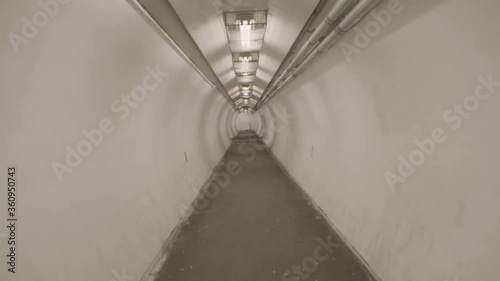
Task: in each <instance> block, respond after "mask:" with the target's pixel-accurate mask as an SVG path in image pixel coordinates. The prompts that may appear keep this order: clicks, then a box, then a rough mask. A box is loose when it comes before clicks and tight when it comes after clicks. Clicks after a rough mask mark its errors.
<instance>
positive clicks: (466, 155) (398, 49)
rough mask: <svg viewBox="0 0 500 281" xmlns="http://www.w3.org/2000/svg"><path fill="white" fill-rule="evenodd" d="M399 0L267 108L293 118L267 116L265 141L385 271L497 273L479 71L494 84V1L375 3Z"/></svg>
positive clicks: (491, 160)
mask: <svg viewBox="0 0 500 281" xmlns="http://www.w3.org/2000/svg"><path fill="white" fill-rule="evenodd" d="M394 2H399V3H400V5H399V7H398V8H397V11H398V14H392V19H390V20H389V22H388V23H387V22H386V27H383V28H381V29H380V30H379V33H375V32H374V33H371V34H372V35H373V36H372V37H369V38H370V39H369V41H366V40H365V39H366V38H365V39H363V38H362V35H359V33H358V32H356V31H353V32H350V33H348V34H347V35H346V36H345V37H343V38H342V39H341V41H339V42H337V45H335V47H333V48H332V49H330V50H329V51H328V52H327V53H326V54H325V55H323V56H322V57H321V59H319V60H317V61H316V63H315V64H314V65H312V66H311V67H310V68H309V69H308V70H307V71H306V72H305V73H303V74H302V75H301V76H299V77H298V78H297V79H296V80H295V81H293V82H292V83H291V84H289V85H288V86H287V87H285V88H284V90H283V91H282V92H281V93H280V94H279V95H277V96H276V97H275V98H274V99H273V100H272V101H271V102H270V103H269V104H268V105H266V106H265V108H263V109H262V111H273V112H279V111H280V108H282V109H283V110H286V111H287V112H288V113H289V114H292V115H293V116H294V117H290V118H288V119H286V118H285V119H286V120H288V123H284V122H282V121H281V119H280V118H279V116H280V115H279V114H278V115H277V114H273V115H272V117H268V120H272V121H271V122H269V123H275V124H278V125H276V126H275V129H274V130H270V131H272V132H271V133H272V134H273V136H274V137H267V138H266V142H267V143H268V144H269V146H272V151H273V152H274V154H275V155H276V156H277V158H278V159H279V160H280V162H281V163H282V164H283V165H284V166H285V167H286V168H287V169H288V170H289V171H290V173H291V174H292V175H293V176H294V177H295V178H296V179H297V181H298V182H299V183H300V184H301V185H302V187H303V188H304V189H305V190H306V192H307V193H308V194H309V195H310V196H311V197H312V198H313V199H314V200H315V201H316V202H317V203H318V205H319V206H320V207H321V208H322V209H323V210H324V212H325V213H326V214H327V216H328V217H329V218H330V219H331V220H332V222H333V223H334V224H335V225H336V226H337V227H338V228H339V229H340V231H341V232H342V233H343V234H344V236H345V237H346V238H347V240H349V241H350V242H351V243H352V244H353V246H354V247H355V248H356V249H357V250H358V251H359V252H360V254H361V255H362V256H363V257H364V258H365V259H366V260H367V262H368V263H369V264H370V265H371V267H372V268H373V269H374V270H375V272H376V273H377V274H378V275H379V276H380V277H381V279H382V280H385V281H397V280H435V281H442V280H471V279H474V280H479V279H494V278H496V276H498V275H499V273H500V272H499V269H498V266H496V265H495V262H496V261H497V260H498V259H499V258H500V257H499V253H500V238H499V237H498V236H494V235H493V234H494V233H498V231H499V230H500V221H499V216H498V214H499V211H500V207H499V206H500V205H499V204H498V201H499V189H498V187H499V185H500V180H499V178H498V175H497V174H498V171H497V170H498V169H497V167H499V166H500V160H499V159H500V154H499V151H500V150H499V149H498V144H499V143H500V131H499V130H498V125H497V120H498V119H499V118H500V111H498V108H499V106H500V98H499V97H498V94H499V93H500V87H499V83H498V82H485V81H488V80H493V81H500V68H499V65H500V55H499V52H498V50H499V49H500V37H499V36H496V35H493V34H498V30H497V27H498V25H499V24H500V20H499V18H498V16H497V14H496V13H497V11H498V10H499V9H500V4H499V2H498V1H489V0H482V1H474V2H470V1H466V0H457V1H413V2H410V1H384V2H382V3H381V4H380V6H378V7H377V8H376V10H375V11H376V12H377V13H383V11H389V8H388V5H389V3H394ZM374 20H375V18H374V16H373V15H369V16H367V17H366V18H365V19H364V20H363V21H362V22H361V23H360V24H359V25H358V27H359V28H360V29H361V30H366V28H367V26H370V25H371V27H369V28H373V22H374ZM379 27H380V25H379ZM363 40H365V41H363ZM355 42H357V43H358V45H356V43H355ZM367 42H368V43H367ZM342 43H344V44H350V45H351V46H354V47H356V51H353V52H354V53H351V54H350V59H351V60H350V62H348V60H347V59H346V58H347V57H346V56H345V55H344V52H343V51H342V49H341V48H340V46H341V44H342ZM361 43H363V44H361ZM343 46H344V47H346V46H347V45H343ZM348 48H349V46H348ZM350 50H351V51H352V50H353V49H352V48H351V49H350ZM480 77H482V78H480ZM490 93H491V94H490ZM455 104H457V105H458V104H463V105H462V106H461V107H462V108H464V109H463V110H464V111H465V113H464V115H463V116H462V115H461V114H462V113H459V112H455V110H456V109H454V105H455ZM281 116H283V114H281ZM283 124H285V125H283ZM280 127H281V128H280ZM430 140H432V142H433V143H434V145H435V148H433V145H432V144H431V143H430ZM436 140H437V141H436ZM416 141H417V142H419V143H420V144H419V145H420V146H418V145H417V144H416V143H415V142H416ZM438 142H439V143H438ZM419 147H424V148H419ZM416 151H420V152H416ZM411 155H412V157H413V158H412V159H413V160H410V158H409V157H410V156H411ZM400 156H401V157H403V158H404V159H406V160H401V159H400V158H399V157H400ZM421 156H423V158H424V159H423V160H422V159H419V157H420V158H422V157H421ZM405 161H408V162H410V161H413V162H410V164H401V163H404V162H405ZM422 161H423V163H421V162H422ZM412 163H416V164H412ZM401 165H403V168H401V169H402V172H401V173H400V172H399V171H398V169H399V167H400V166H401ZM408 165H412V166H413V168H410V167H408ZM389 173H392V174H393V175H392V176H391V175H390V174H389ZM386 176H389V179H390V180H389V181H388V180H387V179H386ZM397 177H399V178H397ZM388 182H389V183H395V184H394V186H393V187H391V184H389V183H388Z"/></svg>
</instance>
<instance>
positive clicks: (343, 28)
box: [257, 0, 382, 109]
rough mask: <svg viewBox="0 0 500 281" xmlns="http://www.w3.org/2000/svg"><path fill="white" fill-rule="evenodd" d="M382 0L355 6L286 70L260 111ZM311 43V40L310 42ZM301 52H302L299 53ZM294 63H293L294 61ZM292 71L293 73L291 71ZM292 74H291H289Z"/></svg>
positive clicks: (272, 88) (364, 1) (264, 100)
mask: <svg viewBox="0 0 500 281" xmlns="http://www.w3.org/2000/svg"><path fill="white" fill-rule="evenodd" d="M380 2H382V0H361V1H359V3H358V4H357V5H356V6H354V7H353V8H352V9H351V10H350V11H349V12H348V13H347V14H346V15H345V16H344V17H343V18H342V19H341V20H340V22H339V23H338V24H337V26H336V27H335V29H333V30H332V31H331V32H330V33H329V34H328V35H327V36H326V37H324V38H323V39H322V40H321V41H319V43H318V42H316V43H315V46H314V47H313V49H312V50H310V51H309V52H308V53H307V55H306V56H305V58H304V59H303V60H302V61H301V62H300V63H299V64H298V65H293V64H292V63H290V64H289V66H288V67H287V68H286V70H285V71H284V72H283V73H284V75H283V74H282V75H281V76H280V77H279V78H278V79H277V80H276V81H275V83H274V85H273V86H272V87H271V89H270V91H269V93H271V94H270V95H268V96H266V97H264V99H263V101H262V102H261V103H260V104H259V107H258V108H257V109H259V108H260V107H262V105H263V104H265V103H266V102H267V101H268V100H269V99H271V98H272V97H273V96H274V95H275V94H276V93H277V92H278V91H279V89H281V88H283V87H284V86H285V84H287V83H289V82H290V81H291V80H293V79H295V77H297V76H298V75H300V73H301V72H302V71H303V70H305V68H307V67H308V66H309V64H310V62H311V61H312V60H313V59H314V58H315V57H316V56H317V55H319V54H321V53H324V52H325V51H326V50H328V49H329V48H330V47H331V46H332V45H333V44H335V42H337V40H338V39H339V38H340V37H342V35H344V34H345V33H347V32H348V31H349V30H351V29H352V28H353V27H354V26H355V25H356V24H357V23H358V22H359V21H360V20H361V19H362V18H363V17H365V16H366V15H367V14H368V13H369V12H370V11H371V10H372V9H373V8H375V7H376V6H377V5H378V4H379V3H380ZM311 37H312V35H311ZM308 42H310V40H309V41H308ZM299 52H300V51H299ZM292 62H293V61H292ZM290 70H291V71H290ZM288 72H290V73H288Z"/></svg>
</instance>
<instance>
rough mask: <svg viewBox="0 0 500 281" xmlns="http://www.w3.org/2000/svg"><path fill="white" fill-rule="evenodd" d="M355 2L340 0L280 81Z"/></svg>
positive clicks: (300, 50)
mask: <svg viewBox="0 0 500 281" xmlns="http://www.w3.org/2000/svg"><path fill="white" fill-rule="evenodd" d="M354 2H356V0H338V1H337V2H336V3H335V5H333V7H332V9H331V10H330V12H328V15H327V16H326V18H325V19H324V20H323V21H322V22H321V23H320V24H319V25H318V27H317V28H316V30H314V32H313V33H312V34H311V36H310V37H309V39H308V40H307V42H305V43H304V44H303V45H302V47H301V48H300V49H299V51H298V52H297V54H296V55H295V57H294V58H293V60H292V62H290V64H289V65H288V67H287V68H286V69H285V70H284V71H283V73H282V74H281V76H280V79H282V78H283V75H286V74H287V72H290V71H291V70H292V69H293V68H294V67H295V66H297V65H298V64H299V63H300V62H301V60H302V59H303V58H304V57H305V56H306V55H307V53H308V52H309V50H310V49H311V48H313V47H314V45H316V43H318V41H319V40H320V39H321V37H323V35H324V34H325V32H326V31H327V30H328V29H329V28H330V27H331V26H333V25H334V24H335V23H336V22H337V21H338V20H339V19H340V17H341V16H342V15H343V14H344V13H345V12H346V11H347V9H348V8H349V7H351V6H352V4H353V3H354Z"/></svg>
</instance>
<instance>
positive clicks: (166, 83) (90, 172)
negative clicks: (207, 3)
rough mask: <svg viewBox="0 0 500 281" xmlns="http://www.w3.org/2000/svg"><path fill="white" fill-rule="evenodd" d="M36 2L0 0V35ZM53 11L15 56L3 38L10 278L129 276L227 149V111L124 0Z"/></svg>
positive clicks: (136, 273) (140, 268) (90, 1)
mask: <svg viewBox="0 0 500 281" xmlns="http://www.w3.org/2000/svg"><path fill="white" fill-rule="evenodd" d="M37 2H38V1H7V2H4V3H2V8H1V9H0V17H1V18H2V25H1V26H0V31H1V32H0V33H1V34H2V35H3V34H5V35H6V34H8V33H9V32H11V31H12V32H16V33H17V34H21V32H22V31H21V28H22V25H23V22H22V20H21V18H22V17H27V18H30V19H31V17H32V15H34V14H35V13H39V11H42V8H41V7H40V6H39V5H38V4H37ZM61 2H63V1H61ZM66 2H68V1H66ZM56 3H58V2H56ZM58 7H59V11H58V12H57V13H56V14H55V15H54V17H51V18H50V20H49V21H48V23H47V25H46V26H45V27H42V28H39V30H38V31H37V32H36V34H35V36H33V38H31V39H29V42H28V43H26V44H24V43H23V44H20V45H19V46H18V47H19V53H18V54H14V53H13V52H14V51H13V48H12V46H11V43H10V42H9V39H8V37H7V36H2V37H1V39H0V40H1V41H0V45H1V47H2V55H1V64H2V65H1V66H2V75H1V76H0V80H1V83H0V84H1V85H2V86H3V89H2V93H1V95H2V101H1V102H0V106H1V111H0V115H1V118H0V124H1V128H2V132H1V137H0V145H1V147H2V149H1V150H0V151H2V153H3V152H5V154H2V155H1V157H0V161H1V166H2V167H6V166H7V165H16V166H17V167H18V175H19V179H21V181H20V182H19V190H18V198H19V199H18V200H19V216H20V219H21V221H22V222H21V221H20V222H19V224H20V225H21V226H20V227H19V232H18V241H19V243H20V245H19V249H21V252H19V256H18V264H19V272H18V273H17V274H16V276H15V278H17V279H12V280H30V279H33V278H36V279H37V280H42V281H43V280H46V281H48V280H73V281H79V280H81V281H84V280H85V281H87V280H111V279H113V278H115V277H116V276H115V275H113V272H118V273H119V274H122V269H123V270H125V272H126V275H127V276H133V277H135V280H138V279H139V278H140V277H141V275H142V274H143V273H144V271H145V269H146V268H147V267H148V266H149V265H150V263H151V262H152V260H153V258H154V257H155V255H156V254H157V253H158V251H159V250H160V249H161V247H162V245H163V243H164V242H165V241H166V239H167V237H168V236H169V235H170V233H171V231H172V229H173V228H174V227H175V226H176V225H177V224H178V223H179V222H180V220H181V217H182V215H183V213H182V212H183V209H184V208H185V207H186V206H187V205H189V204H190V203H191V201H192V200H193V199H194V197H195V195H196V194H197V192H198V191H199V189H200V187H201V186H202V185H203V183H204V182H205V181H206V180H207V178H208V177H209V176H210V174H211V172H212V169H213V168H214V166H215V165H216V164H217V163H218V162H219V160H220V159H221V157H222V156H223V153H224V152H225V150H226V149H227V147H228V146H229V143H230V136H229V135H228V131H227V128H226V126H225V121H226V120H227V119H228V118H231V116H232V115H234V112H233V110H232V109H231V108H230V106H229V105H228V104H227V103H226V101H225V100H223V98H222V97H220V96H219V95H218V94H217V93H215V92H214V91H213V90H212V88H211V87H210V86H209V85H208V84H207V83H206V82H205V81H204V80H203V79H202V78H201V76H200V75H199V74H197V73H196V72H195V71H194V70H193V69H192V68H191V67H190V66H189V65H188V64H187V63H186V62H185V61H184V60H183V59H181V57H180V56H179V55H178V54H177V53H176V52H175V51H173V50H172V48H170V47H169V46H168V45H167V44H166V43H165V42H164V41H163V40H162V39H161V38H160V36H158V35H157V34H156V33H155V32H154V31H153V30H152V29H151V28H150V27H149V26H148V25H147V23H145V22H144V20H143V19H142V18H141V17H140V16H139V15H138V14H137V13H136V12H135V11H134V10H133V9H132V7H130V6H129V4H127V3H126V2H125V1H123V0H111V1H99V0H86V1H69V3H67V4H64V5H63V4H60V5H58ZM4 23H5V24H4ZM47 26H49V27H50V29H49V28H48V27H47ZM165 73H167V74H168V75H167V74H165ZM132 91H134V96H133V97H132V96H131V95H132ZM122 95H123V97H122ZM122 98H123V100H122ZM127 99H128V100H127ZM103 120H104V121H103ZM103 128H104V129H103ZM83 130H88V131H89V133H87V134H88V135H91V136H90V137H87V136H86V135H84V134H83V133H82V131H83ZM103 131H106V132H105V133H104V132H103ZM101 135H102V136H101ZM92 142H94V143H95V145H94V144H93V143H92ZM4 148H8V149H4ZM67 149H69V150H70V151H72V152H68V151H67ZM79 151H81V152H82V153H83V154H85V156H79V155H75V154H76V153H78V154H79V153H80V152H79ZM69 154H70V156H68V155H69ZM66 158H68V159H66ZM67 160H68V162H67ZM56 162H57V163H56ZM53 165H56V167H57V169H58V171H59V173H60V176H61V178H60V180H61V181H60V180H59V178H58V176H57V175H56V173H55V172H54V167H53ZM4 176H5V173H2V175H1V178H2V180H4V182H5V180H6V179H5V178H4ZM2 192H3V191H2ZM2 198H4V197H3V195H2ZM5 201H6V200H1V202H0V206H1V208H2V210H7V206H6V205H5ZM5 215H6V212H0V219H1V220H2V221H5V219H6V217H5ZM6 245H7V244H6V243H2V244H0V247H1V248H2V251H1V252H2V253H6V248H5V247H6ZM2 260H3V259H2ZM89 269H92V270H89ZM0 270H1V272H2V273H1V276H4V275H3V274H7V273H6V272H7V269H6V264H5V263H4V262H2V265H1V266H0ZM0 279H2V278H0Z"/></svg>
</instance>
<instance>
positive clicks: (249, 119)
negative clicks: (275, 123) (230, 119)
mask: <svg viewBox="0 0 500 281" xmlns="http://www.w3.org/2000/svg"><path fill="white" fill-rule="evenodd" d="M235 116H236V117H235V120H234V122H235V126H236V130H237V131H246V130H252V131H256V130H257V129H258V128H259V118H258V115H257V114H254V113H238V114H236V115H235Z"/></svg>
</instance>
